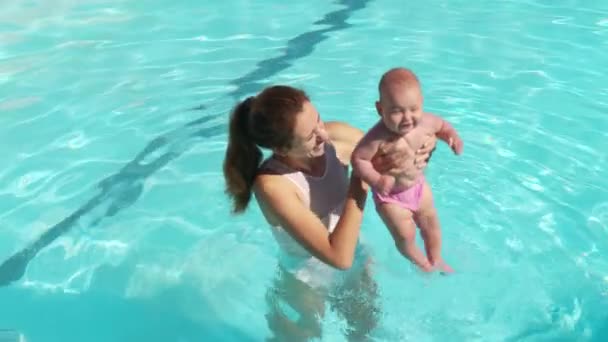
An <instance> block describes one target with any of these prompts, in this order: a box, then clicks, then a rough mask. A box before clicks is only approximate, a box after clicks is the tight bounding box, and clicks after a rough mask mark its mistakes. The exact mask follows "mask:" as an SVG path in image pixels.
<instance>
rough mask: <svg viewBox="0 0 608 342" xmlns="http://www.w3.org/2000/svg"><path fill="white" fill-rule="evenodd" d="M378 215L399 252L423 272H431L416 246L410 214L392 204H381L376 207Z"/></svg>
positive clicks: (424, 257)
mask: <svg viewBox="0 0 608 342" xmlns="http://www.w3.org/2000/svg"><path fill="white" fill-rule="evenodd" d="M378 213H379V214H380V217H381V218H382V220H383V221H384V224H385V225H386V226H387V227H388V229H389V230H390V232H391V235H392V236H393V240H395V245H396V246H397V249H398V250H399V252H401V254H402V255H403V256H404V257H406V258H408V259H409V260H410V261H411V262H413V263H414V264H415V265H416V266H418V267H419V268H421V269H422V270H423V271H425V272H430V271H432V270H433V267H432V265H431V263H430V262H429V261H428V260H427V258H426V256H425V255H424V253H422V251H421V250H420V248H418V246H416V225H415V224H414V221H413V220H412V212H411V211H409V210H407V209H404V208H401V207H399V206H397V205H395V204H392V203H382V204H379V205H378Z"/></svg>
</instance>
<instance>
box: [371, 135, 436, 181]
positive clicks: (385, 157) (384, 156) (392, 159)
mask: <svg viewBox="0 0 608 342" xmlns="http://www.w3.org/2000/svg"><path fill="white" fill-rule="evenodd" d="M436 145H437V138H436V137H435V136H434V135H430V136H427V137H426V140H425V141H424V142H423V144H422V146H421V147H420V148H419V149H418V150H417V151H413V152H412V150H411V149H410V147H409V146H408V145H407V144H404V143H403V141H402V138H401V137H398V138H396V139H394V140H392V141H389V142H387V143H384V144H383V145H382V146H381V147H380V149H379V150H378V153H377V154H376V155H375V156H374V158H373V159H372V164H373V165H374V168H375V169H376V170H378V172H380V173H391V170H394V171H396V170H399V169H402V168H403V167H404V164H405V163H406V161H407V159H408V158H409V157H411V156H412V153H414V158H413V164H414V167H416V168H418V169H422V168H424V167H426V165H427V163H428V161H429V159H430V157H431V154H433V151H434V150H435V147H436Z"/></svg>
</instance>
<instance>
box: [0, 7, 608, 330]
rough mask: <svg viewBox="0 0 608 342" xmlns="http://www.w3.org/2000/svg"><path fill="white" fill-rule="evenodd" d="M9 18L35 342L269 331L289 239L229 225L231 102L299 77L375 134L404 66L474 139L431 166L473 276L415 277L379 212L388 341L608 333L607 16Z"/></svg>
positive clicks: (1, 251) (1, 232)
mask: <svg viewBox="0 0 608 342" xmlns="http://www.w3.org/2000/svg"><path fill="white" fill-rule="evenodd" d="M2 7H3V10H2V11H0V46H1V47H2V48H0V86H1V87H2V92H1V93H0V137H1V143H0V155H1V156H2V159H3V163H2V167H1V168H0V223H1V225H0V262H3V261H4V260H7V259H8V260H10V262H8V263H5V264H3V266H2V267H0V283H2V284H5V285H6V284H10V285H7V286H3V287H0V329H2V328H12V329H18V330H20V331H22V332H23V333H24V334H25V335H26V336H27V338H28V340H29V341H33V342H38V341H63V342H65V341H201V340H209V341H218V340H222V341H248V340H251V341H259V340H262V339H264V338H265V337H267V336H268V335H269V333H270V332H269V330H268V328H267V326H266V322H265V319H264V313H265V310H266V304H265V302H264V294H265V291H266V288H267V287H268V286H269V285H270V282H271V280H272V278H273V276H274V271H275V253H276V251H277V246H276V244H275V242H274V240H273V238H272V235H271V233H270V231H269V229H267V227H266V226H265V224H264V221H263V220H262V217H261V214H260V212H259V210H258V209H257V208H256V207H255V206H252V208H251V210H250V211H249V212H247V213H246V214H245V215H243V216H239V217H231V216H230V215H229V205H228V202H227V200H226V198H225V196H224V194H223V178H222V175H221V173H220V171H221V160H222V156H223V152H224V148H225V145H226V126H225V124H226V117H227V112H228V111H229V109H230V108H231V107H232V105H233V104H234V102H235V101H236V100H237V99H240V98H242V97H244V96H246V95H249V94H251V93H252V92H254V91H257V90H258V89H260V88H261V87H263V86H265V85H268V84H272V83H288V84H292V85H296V86H301V87H303V88H304V89H306V90H307V91H308V92H309V94H310V95H311V97H312V98H313V100H314V102H315V104H316V105H317V107H318V109H319V111H320V112H321V114H322V116H323V118H324V119H325V120H346V121H348V122H349V123H351V124H353V125H355V126H357V127H360V128H362V129H366V128H368V127H369V126H371V125H372V123H373V122H374V121H375V120H376V115H375V112H374V108H373V101H374V100H375V98H376V90H375V89H376V83H377V80H378V78H379V76H380V75H381V74H382V72H384V71H385V70H386V69H388V68H390V67H393V66H396V65H402V66H407V67H410V68H412V69H413V70H414V71H416V72H417V73H418V75H419V77H420V78H421V80H422V83H423V87H424V93H425V96H426V99H425V100H426V106H427V110H429V111H433V112H435V113H438V114H440V115H443V116H444V117H445V118H447V119H449V120H451V121H452V122H453V123H454V124H455V126H456V128H457V129H458V130H459V131H460V133H461V136H462V137H463V139H464V141H465V153H464V155H463V156H461V157H455V156H453V155H452V154H451V153H450V152H449V151H448V149H447V148H446V147H445V146H440V147H439V148H438V150H437V152H436V153H435V154H434V156H433V159H432V162H431V164H430V167H429V169H428V178H429V179H430V180H431V182H432V185H433V188H434V192H435V201H436V204H437V207H438V209H439V213H440V218H441V221H442V224H443V229H444V250H445V257H446V259H447V260H449V262H450V263H451V265H452V266H453V267H454V268H455V269H456V270H457V271H458V273H457V275H454V276H452V277H431V278H425V277H421V276H420V275H418V274H417V273H416V272H414V271H413V270H412V269H411V268H410V267H409V265H408V263H407V262H406V261H405V260H404V259H403V258H402V257H401V256H399V255H398V253H397V252H396V251H395V249H394V248H393V245H392V242H391V240H390V238H389V236H388V233H387V231H386V229H385V228H384V227H383V226H382V224H381V221H380V219H379V218H378V217H377V215H376V214H375V213H374V211H373V207H372V206H369V207H368V208H367V213H366V217H365V224H364V227H363V230H362V233H363V235H364V238H365V240H366V241H367V243H369V245H370V247H371V250H372V251H373V255H374V257H375V260H376V268H375V270H376V271H375V278H376V280H377V282H378V284H379V289H380V301H381V303H382V312H383V315H382V318H381V322H380V327H379V328H378V329H377V331H376V332H375V338H376V339H377V340H378V341H398V340H400V341H447V340H450V341H463V340H467V341H471V340H478V341H547V340H551V341H556V340H568V341H571V340H577V341H604V340H605V339H606V338H608V310H607V309H606V308H607V307H608V259H607V258H606V253H608V180H607V177H606V175H607V174H608V158H607V153H606V150H605V147H604V148H602V146H606V140H607V139H608V116H607V115H606V114H607V112H608V100H607V99H608V74H607V73H606V63H607V61H608V3H606V2H602V1H588V2H584V3H583V2H578V1H553V2H550V1H540V0H538V1H532V0H525V1H524V0H519V1H502V2H497V3H493V4H492V5H491V6H490V5H489V4H486V3H485V2H484V3H482V2H472V1H434V2H430V1H427V2H418V3H415V2H405V3H404V2H403V1H397V0H369V1H366V0H358V1H357V0H352V1H346V0H344V1H335V2H330V1H319V0H313V1H306V2H302V3H301V4H290V5H287V4H285V3H284V2H282V1H269V0H266V1H230V2H225V3H220V2H219V1H218V2H204V3H203V2H195V1H182V2H179V1H163V0H157V1H146V2H145V3H144V2H141V1H112V0H99V1H90V2H87V3H86V4H84V5H83V4H79V2H77V1H74V0H61V1H59V0H58V1H53V4H50V2H43V1H34V0H32V1H25V0H19V1H13V2H7V3H5V4H3V5H2ZM13 255H16V257H14V258H13V259H9V258H10V257H11V256H13ZM25 266H27V267H25ZM344 324H345V323H344V322H343V321H342V320H340V319H339V317H338V316H337V315H336V314H334V313H333V312H328V313H327V314H326V319H325V321H324V324H323V326H324V340H327V341H340V340H343V339H344V338H343V337H342V329H343V328H344Z"/></svg>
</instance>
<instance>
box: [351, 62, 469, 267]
mask: <svg viewBox="0 0 608 342" xmlns="http://www.w3.org/2000/svg"><path fill="white" fill-rule="evenodd" d="M379 92H380V99H379V101H376V110H377V111H378V114H380V117H381V119H380V120H379V121H378V123H376V124H375V125H374V126H373V127H372V128H371V129H370V130H369V132H367V133H366V134H365V136H364V137H363V139H361V141H360V142H359V144H358V145H357V147H356V148H355V150H354V152H353V154H352V165H353V170H354V171H355V173H357V174H358V175H359V176H360V177H361V178H362V179H363V180H364V181H365V182H366V183H368V184H369V185H370V186H371V187H372V192H373V198H374V202H375V203H376V210H377V211H378V213H379V214H380V217H382V220H383V221H384V223H385V224H386V226H387V227H388V228H389V230H390V232H391V235H392V236H393V239H394V240H395V244H396V245H397V248H398V249H399V252H401V254H402V255H403V256H405V257H406V258H408V259H409V260H410V261H412V262H413V263H414V264H415V265H417V266H418V267H419V268H420V269H422V270H423V271H425V272H431V271H434V270H438V271H440V272H444V273H451V272H453V271H452V268H451V267H450V266H449V265H448V264H446V263H445V262H444V261H443V259H442V258H441V230H440V224H439V218H438V216H437V211H436V210H435V207H434V204H433V195H432V192H431V188H430V186H429V184H428V183H427V182H426V180H425V178H424V174H423V170H422V169H418V168H416V167H415V166H414V158H415V154H414V152H415V151H416V150H417V149H418V148H420V147H421V145H422V142H423V141H424V138H425V137H426V136H428V135H436V136H437V138H439V139H441V140H443V141H445V142H446V143H447V144H448V145H449V146H450V147H451V149H452V150H453V151H454V153H455V154H460V153H462V145H463V143H462V140H460V137H459V136H458V133H457V132H456V130H454V128H453V127H452V126H451V125H450V124H449V123H448V122H446V121H445V120H443V119H441V118H440V117H438V116H435V115H433V114H430V113H424V112H423V111H422V92H421V89H420V83H419V81H418V78H417V77H416V75H415V74H414V73H413V72H412V71H410V70H408V69H404V68H394V69H391V70H389V71H387V72H386V73H385V74H384V75H383V76H382V79H381V80H380V84H379ZM388 142H393V143H395V144H396V145H395V147H397V148H400V149H402V150H405V151H406V153H407V157H406V160H405V162H404V165H402V167H400V168H398V169H393V170H391V171H389V172H387V173H386V174H380V173H379V172H378V171H376V170H375V169H374V168H373V166H372V163H371V160H372V158H373V157H374V155H375V154H376V153H378V151H380V149H381V148H382V146H383V145H384V144H386V143H388ZM416 225H417V226H418V227H419V228H420V234H421V235H422V238H423V240H424V246H425V250H426V256H425V255H424V254H423V253H422V251H421V250H420V249H419V248H418V247H417V246H416V243H415V238H416Z"/></svg>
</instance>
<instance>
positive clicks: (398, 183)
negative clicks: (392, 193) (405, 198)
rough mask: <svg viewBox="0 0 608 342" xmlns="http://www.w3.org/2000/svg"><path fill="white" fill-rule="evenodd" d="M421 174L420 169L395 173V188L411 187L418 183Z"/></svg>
mask: <svg viewBox="0 0 608 342" xmlns="http://www.w3.org/2000/svg"><path fill="white" fill-rule="evenodd" d="M421 174H422V172H421V171H420V170H415V171H414V170H412V171H410V172H402V173H400V174H398V175H395V189H398V190H405V189H408V188H411V187H412V186H414V185H415V184H416V183H418V179H419V178H420V175H421Z"/></svg>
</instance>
